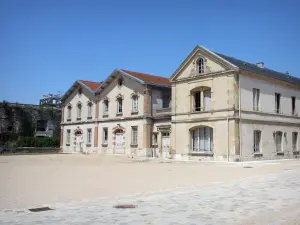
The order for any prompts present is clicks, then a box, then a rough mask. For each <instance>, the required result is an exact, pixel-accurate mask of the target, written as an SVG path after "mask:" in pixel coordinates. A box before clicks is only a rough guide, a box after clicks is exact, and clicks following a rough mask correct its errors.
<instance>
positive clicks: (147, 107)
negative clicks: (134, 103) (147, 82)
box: [144, 88, 152, 116]
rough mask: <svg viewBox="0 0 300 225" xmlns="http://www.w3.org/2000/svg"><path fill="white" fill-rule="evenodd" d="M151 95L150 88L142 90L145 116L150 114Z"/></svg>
mask: <svg viewBox="0 0 300 225" xmlns="http://www.w3.org/2000/svg"><path fill="white" fill-rule="evenodd" d="M151 96H152V91H151V89H148V88H146V89H145V90H144V115H146V116H147V115H149V116H150V115H152V112H151V110H152V107H151Z"/></svg>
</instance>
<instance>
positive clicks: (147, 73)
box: [120, 68, 169, 79]
mask: <svg viewBox="0 0 300 225" xmlns="http://www.w3.org/2000/svg"><path fill="white" fill-rule="evenodd" d="M120 70H122V71H124V72H126V71H129V72H132V73H140V74H145V75H149V76H154V77H162V78H167V79H169V78H168V77H164V76H160V75H155V74H151V73H144V72H138V71H133V70H127V69H122V68H120Z"/></svg>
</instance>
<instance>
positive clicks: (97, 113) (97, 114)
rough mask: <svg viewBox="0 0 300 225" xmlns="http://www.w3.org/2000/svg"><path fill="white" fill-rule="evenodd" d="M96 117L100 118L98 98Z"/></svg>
mask: <svg viewBox="0 0 300 225" xmlns="http://www.w3.org/2000/svg"><path fill="white" fill-rule="evenodd" d="M95 118H96V119H98V118H99V101H98V100H97V102H96V115H95Z"/></svg>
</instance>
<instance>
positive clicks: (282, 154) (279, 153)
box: [276, 152, 284, 156]
mask: <svg viewBox="0 0 300 225" xmlns="http://www.w3.org/2000/svg"><path fill="white" fill-rule="evenodd" d="M276 155H281V156H284V152H276Z"/></svg>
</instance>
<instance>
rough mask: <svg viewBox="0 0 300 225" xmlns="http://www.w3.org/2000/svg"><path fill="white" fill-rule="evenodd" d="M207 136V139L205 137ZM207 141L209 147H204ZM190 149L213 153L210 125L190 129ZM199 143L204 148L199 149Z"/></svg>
mask: <svg viewBox="0 0 300 225" xmlns="http://www.w3.org/2000/svg"><path fill="white" fill-rule="evenodd" d="M206 138H207V139H208V138H209V141H206V140H205V139H206ZM208 143H209V148H208V149H206V147H205V145H207V144H208ZM191 144H192V147H191V150H192V152H206V153H213V128H211V127H200V128H197V129H194V130H191ZM201 145H203V147H204V148H202V149H201V147H202V146H201Z"/></svg>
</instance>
